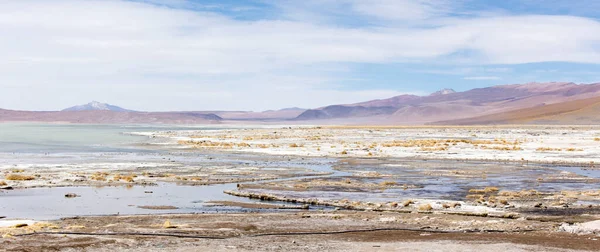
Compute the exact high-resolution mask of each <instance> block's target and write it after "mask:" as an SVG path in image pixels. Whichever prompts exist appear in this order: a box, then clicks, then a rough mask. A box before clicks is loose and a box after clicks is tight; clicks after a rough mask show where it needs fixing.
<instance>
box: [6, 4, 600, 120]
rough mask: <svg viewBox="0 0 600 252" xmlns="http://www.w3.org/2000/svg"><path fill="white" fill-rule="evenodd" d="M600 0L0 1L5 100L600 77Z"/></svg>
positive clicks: (374, 93)
mask: <svg viewBox="0 0 600 252" xmlns="http://www.w3.org/2000/svg"><path fill="white" fill-rule="evenodd" d="M599 15H600V1H591V0H590V1H586V0H582V1H562V0H522V1H517V0H504V1H492V0H490V1H483V0H480V1H475V0H454V1H452V0H319V1H318V0H304V1H293V0H279V1H274V0H237V1H236V0H223V1H216V0H210V1H208V0H207V1H200V0H129V1H126V0H53V1H46V0H24V1H3V2H1V3H0V31H1V32H2V33H3V38H2V39H1V40H0V54H2V55H3V58H4V59H3V61H1V62H2V63H0V64H2V66H1V67H0V88H2V90H3V91H2V92H0V108H9V109H24V110H54V109H62V108H64V107H69V106H71V105H74V104H81V103H86V102H88V101H91V100H99V101H104V102H108V103H111V104H116V105H119V106H123V107H126V108H130V109H136V110H153V111H166V110H215V109H223V110H266V109H276V108H284V107H307V108H310V107H319V106H324V105H328V104H340V103H351V102H359V101H364V100H370V99H378V98H388V97H391V96H395V95H399V94H405V93H410V94H418V95H427V94H429V93H431V92H434V91H436V90H439V89H442V88H453V89H455V90H457V91H464V90H468V89H472V88H478V87H487V86H492V85H500V84H516V83H528V82H550V81H561V82H562V81H565V82H576V83H594V82H599V81H600V74H598V73H599V72H600V71H599V70H600V67H599V63H600V22H599V21H598V18H597V17H598V16H599Z"/></svg>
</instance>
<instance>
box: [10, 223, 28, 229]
mask: <svg viewBox="0 0 600 252" xmlns="http://www.w3.org/2000/svg"><path fill="white" fill-rule="evenodd" d="M27 226H29V225H28V224H27V223H19V224H17V225H14V226H13V227H15V228H22V227H27Z"/></svg>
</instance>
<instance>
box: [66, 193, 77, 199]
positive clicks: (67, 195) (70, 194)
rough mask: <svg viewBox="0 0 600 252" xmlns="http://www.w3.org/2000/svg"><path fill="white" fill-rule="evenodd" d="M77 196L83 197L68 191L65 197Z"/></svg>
mask: <svg viewBox="0 0 600 252" xmlns="http://www.w3.org/2000/svg"><path fill="white" fill-rule="evenodd" d="M75 197H81V196H79V195H77V194H74V193H67V194H65V198H75Z"/></svg>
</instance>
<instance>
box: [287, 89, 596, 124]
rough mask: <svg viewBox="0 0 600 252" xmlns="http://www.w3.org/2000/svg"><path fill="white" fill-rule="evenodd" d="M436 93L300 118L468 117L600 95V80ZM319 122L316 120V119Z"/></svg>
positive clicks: (404, 120)
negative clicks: (591, 82)
mask: <svg viewBox="0 0 600 252" xmlns="http://www.w3.org/2000/svg"><path fill="white" fill-rule="evenodd" d="M434 94H435V95H429V96H414V95H402V96H396V97H392V98H389V99H382V100H373V101H367V102H362V103H356V104H347V105H332V106H327V107H323V108H318V109H312V110H307V111H306V112H304V113H302V114H300V115H299V116H298V117H297V118H296V119H297V120H319V122H322V121H324V120H333V119H335V120H336V121H338V122H339V121H340V120H343V119H348V121H349V122H350V121H356V120H350V119H353V118H359V117H360V118H363V120H361V121H369V120H372V121H377V122H385V123H387V124H425V123H432V122H437V121H447V120H455V119H465V118H471V117H477V116H484V115H489V114H496V113H501V112H506V111H511V110H517V109H523V108H530V107H535V106H539V105H543V104H553V103H562V102H567V101H572V100H580V99H585V98H590V97H596V96H600V83H596V84H575V83H567V82H550V83H528V84H515V85H501V86H493V87H487V88H476V89H472V90H468V91H465V92H436V93H434ZM316 123H317V122H316Z"/></svg>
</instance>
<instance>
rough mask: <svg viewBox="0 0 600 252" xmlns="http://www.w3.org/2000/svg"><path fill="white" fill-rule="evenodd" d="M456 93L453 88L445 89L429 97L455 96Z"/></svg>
mask: <svg viewBox="0 0 600 252" xmlns="http://www.w3.org/2000/svg"><path fill="white" fill-rule="evenodd" d="M454 93H456V91H454V89H451V88H444V89H442V90H439V91H437V92H433V93H431V94H430V95H429V96H436V95H447V94H454Z"/></svg>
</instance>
